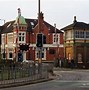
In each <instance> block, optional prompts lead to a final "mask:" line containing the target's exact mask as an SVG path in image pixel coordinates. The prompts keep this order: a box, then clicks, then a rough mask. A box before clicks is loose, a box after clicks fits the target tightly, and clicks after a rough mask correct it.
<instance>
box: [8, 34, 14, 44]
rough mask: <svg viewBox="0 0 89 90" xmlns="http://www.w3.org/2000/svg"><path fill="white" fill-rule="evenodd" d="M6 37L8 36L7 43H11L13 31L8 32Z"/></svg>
mask: <svg viewBox="0 0 89 90" xmlns="http://www.w3.org/2000/svg"><path fill="white" fill-rule="evenodd" d="M7 37H8V43H13V33H8V34H7Z"/></svg>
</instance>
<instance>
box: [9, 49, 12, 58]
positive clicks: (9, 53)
mask: <svg viewBox="0 0 89 90" xmlns="http://www.w3.org/2000/svg"><path fill="white" fill-rule="evenodd" d="M10 53H12V58H10V57H9V54H10ZM8 59H13V51H9V50H8Z"/></svg>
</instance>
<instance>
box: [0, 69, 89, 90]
mask: <svg viewBox="0 0 89 90" xmlns="http://www.w3.org/2000/svg"><path fill="white" fill-rule="evenodd" d="M55 73H56V76H55V77H54V80H51V81H47V82H42V83H37V84H31V85H25V86H19V87H11V88H3V89H0V90H89V70H69V71H55Z"/></svg>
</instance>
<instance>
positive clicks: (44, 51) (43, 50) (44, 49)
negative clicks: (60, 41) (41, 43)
mask: <svg viewBox="0 0 89 90" xmlns="http://www.w3.org/2000/svg"><path fill="white" fill-rule="evenodd" d="M42 53H43V54H44V57H43V58H42V60H46V48H42ZM37 54H38V49H36V51H35V58H36V60H38V55H37Z"/></svg>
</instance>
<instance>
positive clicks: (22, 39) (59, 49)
mask: <svg viewBox="0 0 89 90" xmlns="http://www.w3.org/2000/svg"><path fill="white" fill-rule="evenodd" d="M39 19H40V30H41V31H40V33H42V35H43V36H45V39H46V42H45V44H43V47H42V54H41V57H42V61H43V62H53V61H54V60H55V59H56V58H59V57H62V58H63V57H64V47H63V32H62V31H60V30H58V29H57V28H56V26H52V25H50V24H49V23H47V22H46V21H44V17H43V13H42V12H41V13H40V16H39ZM38 33H39V29H38V19H25V18H24V17H23V16H21V11H20V9H18V17H17V18H16V20H13V21H9V22H6V23H5V24H4V25H3V29H2V32H1V38H2V39H1V55H2V58H3V59H6V60H13V61H18V60H19V61H29V60H33V61H37V60H38V57H39V53H38V49H39V48H38V47H37V46H36V43H37V34H38Z"/></svg>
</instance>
